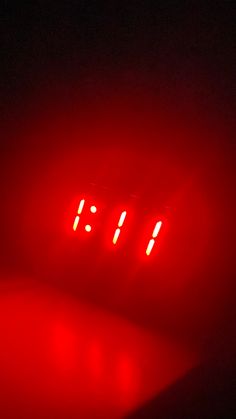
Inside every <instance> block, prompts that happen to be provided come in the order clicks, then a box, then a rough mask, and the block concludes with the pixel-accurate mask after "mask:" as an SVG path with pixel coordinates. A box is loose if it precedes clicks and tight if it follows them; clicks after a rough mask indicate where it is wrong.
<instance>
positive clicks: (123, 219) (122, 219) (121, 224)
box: [118, 211, 127, 227]
mask: <svg viewBox="0 0 236 419" xmlns="http://www.w3.org/2000/svg"><path fill="white" fill-rule="evenodd" d="M126 214H127V212H126V211H123V212H122V214H121V216H120V219H119V222H118V227H122V226H123V224H124V221H125V217H126Z"/></svg>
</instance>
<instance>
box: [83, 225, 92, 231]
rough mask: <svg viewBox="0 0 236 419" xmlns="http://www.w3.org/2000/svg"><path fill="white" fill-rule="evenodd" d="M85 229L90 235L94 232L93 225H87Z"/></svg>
mask: <svg viewBox="0 0 236 419" xmlns="http://www.w3.org/2000/svg"><path fill="white" fill-rule="evenodd" d="M84 229H85V231H87V233H90V231H91V230H92V227H91V225H89V224H87V225H86V226H85V227H84Z"/></svg>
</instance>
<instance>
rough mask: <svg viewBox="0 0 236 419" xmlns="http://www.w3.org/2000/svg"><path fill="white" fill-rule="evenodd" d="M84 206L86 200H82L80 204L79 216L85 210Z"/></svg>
mask: <svg viewBox="0 0 236 419" xmlns="http://www.w3.org/2000/svg"><path fill="white" fill-rule="evenodd" d="M84 204H85V199H81V201H80V204H79V208H78V211H77V212H78V214H79V215H80V214H81V213H82V211H83V208H84Z"/></svg>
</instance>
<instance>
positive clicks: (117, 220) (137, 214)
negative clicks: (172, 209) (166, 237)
mask: <svg viewBox="0 0 236 419" xmlns="http://www.w3.org/2000/svg"><path fill="white" fill-rule="evenodd" d="M101 195H104V194H101ZM120 201H121V202H120ZM120 201H119V199H114V198H111V197H110V194H109V191H107V193H106V197H105V198H104V196H103V197H102V198H101V197H100V196H99V193H97V194H96V196H93V194H90V195H86V194H84V195H81V196H80V197H78V198H77V199H76V200H75V201H74V202H73V205H72V206H71V209H70V217H69V218H70V234H71V235H72V236H73V237H74V238H76V239H77V240H80V241H83V240H86V241H89V240H91V241H92V240H96V242H97V245H98V246H100V247H102V248H104V250H105V249H107V250H108V251H110V252H118V251H119V250H121V249H125V251H126V252H128V253H130V254H132V255H133V257H134V258H140V257H143V258H146V259H150V258H152V257H155V256H157V254H158V248H159V246H160V245H161V239H162V236H163V232H164V231H165V229H166V223H167V221H165V217H164V214H160V213H158V211H152V212H151V211H150V212H148V210H147V209H146V208H145V207H144V206H142V203H140V202H139V205H138V204H137V202H136V201H137V197H129V199H126V200H124V199H123V200H122V199H121V200H120ZM140 204H141V205H140Z"/></svg>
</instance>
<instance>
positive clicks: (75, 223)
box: [73, 215, 79, 231]
mask: <svg viewBox="0 0 236 419" xmlns="http://www.w3.org/2000/svg"><path fill="white" fill-rule="evenodd" d="M78 224H79V216H78V215H76V217H75V221H74V224H73V230H74V231H76V229H77V227H78Z"/></svg>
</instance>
